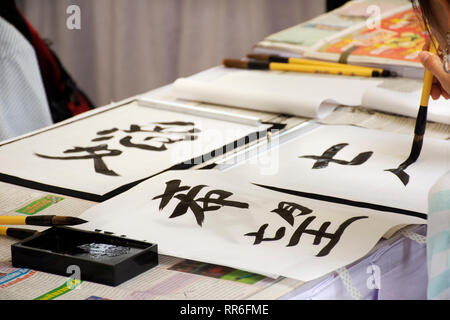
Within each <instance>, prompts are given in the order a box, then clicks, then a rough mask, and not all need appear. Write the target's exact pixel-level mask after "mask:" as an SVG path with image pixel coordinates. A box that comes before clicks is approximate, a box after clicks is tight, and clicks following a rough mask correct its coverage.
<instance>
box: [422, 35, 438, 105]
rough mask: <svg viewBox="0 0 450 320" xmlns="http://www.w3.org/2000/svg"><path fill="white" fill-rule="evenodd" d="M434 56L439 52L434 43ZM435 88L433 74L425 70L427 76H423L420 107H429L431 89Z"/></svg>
mask: <svg viewBox="0 0 450 320" xmlns="http://www.w3.org/2000/svg"><path fill="white" fill-rule="evenodd" d="M429 52H431V53H433V54H436V52H437V50H436V48H435V46H434V41H431V43H430V51H429ZM432 86H433V74H432V73H431V72H430V71H428V70H427V69H425V74H424V76H423V87H422V97H421V98H420V106H421V107H428V103H429V101H430V94H431V87H432Z"/></svg>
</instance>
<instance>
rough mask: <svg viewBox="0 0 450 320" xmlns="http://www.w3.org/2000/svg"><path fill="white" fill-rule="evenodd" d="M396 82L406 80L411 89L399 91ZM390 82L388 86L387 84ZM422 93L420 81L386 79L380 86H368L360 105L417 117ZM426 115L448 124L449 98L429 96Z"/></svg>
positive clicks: (449, 112) (449, 120) (449, 117)
mask: <svg viewBox="0 0 450 320" xmlns="http://www.w3.org/2000/svg"><path fill="white" fill-rule="evenodd" d="M398 82H407V83H408V84H406V85H407V86H409V87H411V86H412V90H411V91H409V90H408V91H406V92H405V91H400V90H399V89H397V88H395V86H398ZM389 84H392V87H391V88H389V87H388V85H389ZM421 94H422V82H421V81H420V80H414V79H396V80H388V82H387V83H386V84H384V85H383V86H382V87H372V88H369V89H368V90H367V91H366V92H365V93H364V95H363V98H362V105H363V106H364V107H367V108H371V109H374V110H379V111H384V112H389V113H394V114H399V115H403V116H407V117H411V118H416V117H417V112H418V111H419V105H420V97H421ZM428 106H429V107H428V113H427V117H428V120H429V121H434V122H439V123H445V124H450V100H446V99H444V98H442V97H441V98H440V99H438V100H433V99H432V98H430V101H429V105H428Z"/></svg>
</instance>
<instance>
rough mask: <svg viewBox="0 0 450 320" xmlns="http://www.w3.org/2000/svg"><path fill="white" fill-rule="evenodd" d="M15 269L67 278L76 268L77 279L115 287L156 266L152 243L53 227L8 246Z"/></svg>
mask: <svg viewBox="0 0 450 320" xmlns="http://www.w3.org/2000/svg"><path fill="white" fill-rule="evenodd" d="M11 256H12V264H13V266H14V267H16V268H30V269H34V270H39V271H44V272H48V273H54V274H58V275H62V276H67V277H69V276H71V273H68V267H69V266H77V267H78V268H79V271H80V278H81V280H86V281H92V282H96V283H101V284H106V285H110V286H117V285H119V284H121V283H123V282H125V281H127V280H129V279H131V278H133V277H135V276H137V275H139V274H141V273H142V272H145V271H147V270H149V269H151V268H152V267H154V266H156V265H157V264H158V249H157V245H156V244H152V243H147V242H143V241H136V240H130V239H127V238H124V237H117V236H112V235H107V234H103V233H100V232H90V231H84V230H78V229H74V228H68V227H53V228H51V229H47V230H45V231H43V232H41V233H38V234H36V235H33V236H31V237H29V238H27V239H25V240H23V241H21V242H18V243H15V244H13V245H12V246H11Z"/></svg>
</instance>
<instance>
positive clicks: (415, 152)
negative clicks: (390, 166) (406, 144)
mask: <svg viewBox="0 0 450 320" xmlns="http://www.w3.org/2000/svg"><path fill="white" fill-rule="evenodd" d="M430 42H431V43H430V50H429V51H430V52H431V53H434V54H436V52H437V49H436V47H435V45H434V41H430ZM432 85H433V74H432V73H431V72H430V71H428V70H426V69H425V75H424V79H423V87H422V96H421V98H420V108H419V113H418V114H417V119H416V126H415V128H414V140H413V144H412V147H411V153H410V155H409V157H408V159H406V161H405V162H403V163H402V164H401V165H400V167H399V168H401V169H403V170H404V169H406V168H407V167H408V166H409V165H411V164H413V163H414V162H416V160H417V159H418V158H419V155H420V151H421V150H422V145H423V136H424V134H425V128H426V125H427V112H428V102H429V100H430V94H431V87H432Z"/></svg>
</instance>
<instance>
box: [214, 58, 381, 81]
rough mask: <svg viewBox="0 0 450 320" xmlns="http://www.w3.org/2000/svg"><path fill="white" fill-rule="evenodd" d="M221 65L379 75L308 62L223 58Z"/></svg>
mask: <svg viewBox="0 0 450 320" xmlns="http://www.w3.org/2000/svg"><path fill="white" fill-rule="evenodd" d="M223 65H224V66H225V67H227V68H239V69H253V70H278V71H291V72H303V73H321V74H333V75H341V76H359V77H379V76H380V73H379V72H378V71H373V70H371V69H369V70H367V69H354V68H348V67H344V68H341V67H330V66H323V65H310V64H308V65H307V64H305V65H303V64H293V63H281V62H270V61H261V60H254V59H249V60H236V59H224V60H223Z"/></svg>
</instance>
